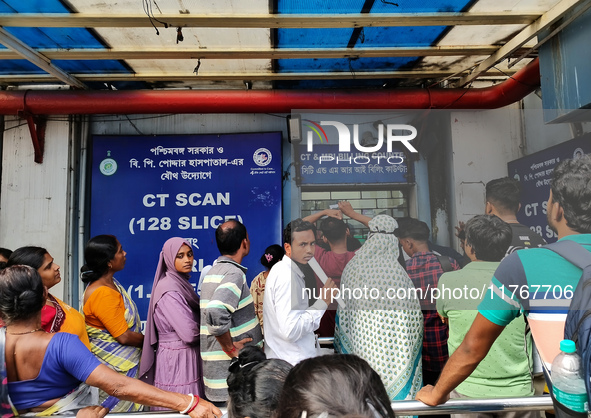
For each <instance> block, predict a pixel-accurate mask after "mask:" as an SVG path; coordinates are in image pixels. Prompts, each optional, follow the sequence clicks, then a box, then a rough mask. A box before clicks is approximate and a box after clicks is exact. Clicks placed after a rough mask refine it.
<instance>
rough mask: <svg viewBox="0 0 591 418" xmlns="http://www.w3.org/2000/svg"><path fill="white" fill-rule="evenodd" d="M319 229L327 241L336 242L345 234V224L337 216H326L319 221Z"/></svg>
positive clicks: (343, 237)
mask: <svg viewBox="0 0 591 418" xmlns="http://www.w3.org/2000/svg"><path fill="white" fill-rule="evenodd" d="M320 230H321V231H322V234H323V235H324V236H325V237H326V239H327V240H328V241H329V242H332V243H334V242H337V241H340V240H342V239H345V237H346V236H347V224H346V223H345V222H344V221H343V220H341V219H337V218H333V217H331V216H328V217H327V218H326V219H323V220H322V222H321V223H320Z"/></svg>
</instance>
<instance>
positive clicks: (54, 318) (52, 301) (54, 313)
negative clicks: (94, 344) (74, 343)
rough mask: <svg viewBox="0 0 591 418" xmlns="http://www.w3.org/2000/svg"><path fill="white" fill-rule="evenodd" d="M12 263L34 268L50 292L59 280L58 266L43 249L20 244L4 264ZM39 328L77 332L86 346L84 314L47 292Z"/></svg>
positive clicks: (49, 330)
mask: <svg viewBox="0 0 591 418" xmlns="http://www.w3.org/2000/svg"><path fill="white" fill-rule="evenodd" d="M16 264H21V265H24V266H30V267H33V268H34V269H35V270H37V272H38V273H39V275H40V276H41V280H43V285H44V286H45V287H46V288H47V290H48V291H51V288H52V287H53V286H55V285H56V284H58V283H59V282H60V281H61V279H62V278H61V275H60V266H59V265H57V264H56V263H54V260H53V257H52V256H51V254H49V253H48V252H47V250H46V249H45V248H41V247H21V248H18V249H17V250H14V251H13V253H12V254H11V255H10V258H9V259H8V261H7V263H6V267H10V266H14V265H16ZM41 327H42V328H43V329H44V330H45V331H46V332H67V333H70V334H74V335H77V336H78V338H80V341H82V343H84V345H85V346H86V347H88V348H90V342H89V341H88V334H87V333H86V324H85V323H84V316H82V314H81V313H80V312H78V311H77V310H76V309H74V308H72V307H71V306H70V305H68V304H66V303H64V302H63V301H61V300H59V299H58V298H56V297H55V296H53V295H52V294H51V293H48V295H47V300H46V302H45V305H44V306H43V309H42V310H41Z"/></svg>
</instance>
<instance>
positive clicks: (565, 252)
mask: <svg viewBox="0 0 591 418" xmlns="http://www.w3.org/2000/svg"><path fill="white" fill-rule="evenodd" d="M543 248H547V249H549V250H552V251H554V252H555V253H557V254H558V255H560V256H561V257H563V258H564V259H566V260H568V261H570V262H571V263H572V264H574V265H575V266H577V267H579V268H581V269H582V270H583V274H582V275H581V279H580V280H579V284H578V285H577V288H576V289H575V291H574V292H573V298H572V300H571V303H570V308H569V311H568V315H567V316H566V323H565V324H564V338H565V339H567V340H573V341H574V342H575V344H576V345H577V353H578V354H579V355H580V356H581V359H582V364H583V367H584V376H585V387H586V388H587V398H588V399H589V405H591V383H590V379H591V252H589V251H587V250H586V249H585V248H584V247H583V246H582V245H580V244H577V243H576V242H574V241H571V240H563V241H559V242H555V243H552V244H548V245H545V246H544V247H543Z"/></svg>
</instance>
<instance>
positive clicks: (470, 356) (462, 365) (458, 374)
mask: <svg viewBox="0 0 591 418" xmlns="http://www.w3.org/2000/svg"><path fill="white" fill-rule="evenodd" d="M504 328H505V327H503V326H500V325H497V324H495V323H493V322H491V321H489V320H488V319H486V318H485V317H484V316H482V315H481V314H480V313H479V314H478V315H476V318H474V322H473V323H472V326H471V327H470V330H469V331H468V333H467V334H466V336H465V337H464V341H462V344H460V346H459V347H458V349H457V350H456V351H455V352H454V353H453V354H452V355H451V356H450V358H449V360H448V361H447V363H446V364H445V367H444V368H443V371H442V372H441V376H440V377H439V380H438V381H437V383H436V384H435V386H432V385H427V386H425V387H423V388H422V389H421V390H420V391H419V392H418V393H417V396H416V399H417V400H418V401H421V402H423V403H425V404H427V405H431V406H436V405H440V404H442V403H444V402H446V401H447V400H448V399H449V393H450V392H451V391H452V390H454V389H455V388H456V387H457V386H458V385H459V384H460V383H462V382H463V381H464V380H465V379H466V378H467V377H468V376H470V375H471V374H472V372H473V371H474V369H476V367H477V366H478V364H479V363H480V362H481V361H482V359H483V358H484V357H486V355H487V353H488V351H489V350H490V348H491V346H492V345H493V343H494V342H495V340H496V339H497V337H498V336H499V335H500V334H501V332H502V331H503V329H504Z"/></svg>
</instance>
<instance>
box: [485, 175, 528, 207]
mask: <svg viewBox="0 0 591 418" xmlns="http://www.w3.org/2000/svg"><path fill="white" fill-rule="evenodd" d="M486 201H487V202H490V203H492V204H493V205H494V206H495V208H496V209H497V211H498V212H499V213H500V214H501V215H515V214H517V211H518V210H519V204H520V203H521V185H520V184H519V181H517V180H515V179H512V178H509V177H501V178H500V179H494V180H491V181H489V182H488V183H486Z"/></svg>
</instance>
